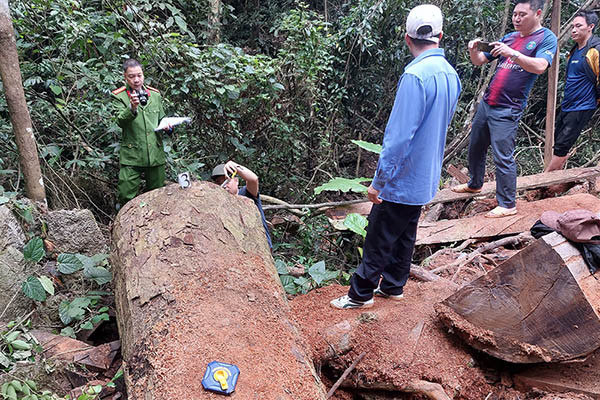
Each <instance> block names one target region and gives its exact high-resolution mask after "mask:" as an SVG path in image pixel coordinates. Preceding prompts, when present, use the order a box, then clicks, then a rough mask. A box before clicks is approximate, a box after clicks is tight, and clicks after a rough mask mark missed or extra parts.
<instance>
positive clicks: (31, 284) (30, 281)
mask: <svg viewBox="0 0 600 400" xmlns="http://www.w3.org/2000/svg"><path fill="white" fill-rule="evenodd" d="M46 279H48V278H46ZM50 284H51V286H52V289H50V288H49V287H48V282H47V281H46V280H44V283H42V280H41V279H40V278H38V277H36V276H31V275H30V276H28V277H27V279H26V280H25V282H23V284H22V285H21V289H22V290H23V293H24V294H25V296H27V297H29V298H30V299H32V300H36V301H46V287H48V289H49V291H52V292H54V285H52V282H50Z"/></svg>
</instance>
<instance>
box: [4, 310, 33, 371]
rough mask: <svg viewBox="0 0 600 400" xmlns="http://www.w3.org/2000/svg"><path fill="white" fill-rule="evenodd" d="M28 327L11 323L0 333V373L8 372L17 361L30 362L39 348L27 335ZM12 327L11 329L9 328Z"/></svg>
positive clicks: (31, 337) (28, 322) (28, 334)
mask: <svg viewBox="0 0 600 400" xmlns="http://www.w3.org/2000/svg"><path fill="white" fill-rule="evenodd" d="M28 325H30V321H27V323H26V324H21V325H16V324H15V323H14V322H11V324H9V325H8V326H7V330H5V331H3V332H1V333H0V371H2V370H7V371H8V370H10V369H11V368H12V367H13V366H14V364H15V363H17V362H19V361H32V360H33V359H34V356H35V353H36V352H39V351H40V346H39V343H38V342H37V340H36V339H35V337H34V336H32V335H31V334H30V333H29V329H28V327H27V326H28ZM11 326H12V327H11Z"/></svg>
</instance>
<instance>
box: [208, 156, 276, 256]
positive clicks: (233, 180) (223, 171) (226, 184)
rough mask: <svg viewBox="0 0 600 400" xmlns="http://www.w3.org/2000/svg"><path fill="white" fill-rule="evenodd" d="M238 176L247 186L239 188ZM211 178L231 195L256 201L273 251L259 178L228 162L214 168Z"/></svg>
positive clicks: (240, 166) (245, 169)
mask: <svg viewBox="0 0 600 400" xmlns="http://www.w3.org/2000/svg"><path fill="white" fill-rule="evenodd" d="M238 176H239V177H240V178H242V179H243V180H245V181H246V186H242V187H241V188H240V187H239V184H240V182H239V179H238V178H237V177H238ZM210 178H211V179H212V181H213V182H214V183H216V184H217V185H221V187H222V188H224V189H225V190H227V191H228V192H229V193H231V194H234V195H236V194H237V195H240V196H245V197H247V198H249V199H251V200H252V201H254V204H256V207H257V208H258V211H259V212H260V217H261V219H262V223H263V226H264V228H265V234H266V236H267V242H269V248H271V249H272V248H273V245H272V243H271V235H270V234H269V228H268V227H267V220H266V219H265V213H264V211H263V208H262V202H261V201H260V194H259V192H258V176H257V175H256V174H255V173H254V172H252V171H251V170H249V169H248V168H246V167H244V166H242V165H240V164H237V163H235V162H233V161H228V162H227V163H226V164H219V165H217V166H216V167H214V168H213V170H212V173H211V175H210Z"/></svg>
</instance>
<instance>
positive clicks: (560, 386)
mask: <svg viewBox="0 0 600 400" xmlns="http://www.w3.org/2000/svg"><path fill="white" fill-rule="evenodd" d="M513 382H514V383H515V387H516V389H518V390H521V391H523V392H528V391H530V390H531V389H533V388H538V389H541V390H546V391H551V392H573V393H582V394H586V395H588V396H591V397H592V398H594V399H600V350H596V351H595V352H594V353H592V355H591V356H589V357H588V358H587V359H586V360H585V362H582V363H568V364H551V365H543V364H542V365H535V366H532V367H530V368H528V369H526V370H525V371H521V372H519V373H517V374H515V375H513Z"/></svg>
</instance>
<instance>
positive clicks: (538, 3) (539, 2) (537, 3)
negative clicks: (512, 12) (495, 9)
mask: <svg viewBox="0 0 600 400" xmlns="http://www.w3.org/2000/svg"><path fill="white" fill-rule="evenodd" d="M525 3H528V4H529V7H531V9H532V10H533V11H537V10H543V9H544V4H546V0H517V1H515V5H517V4H525Z"/></svg>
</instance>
